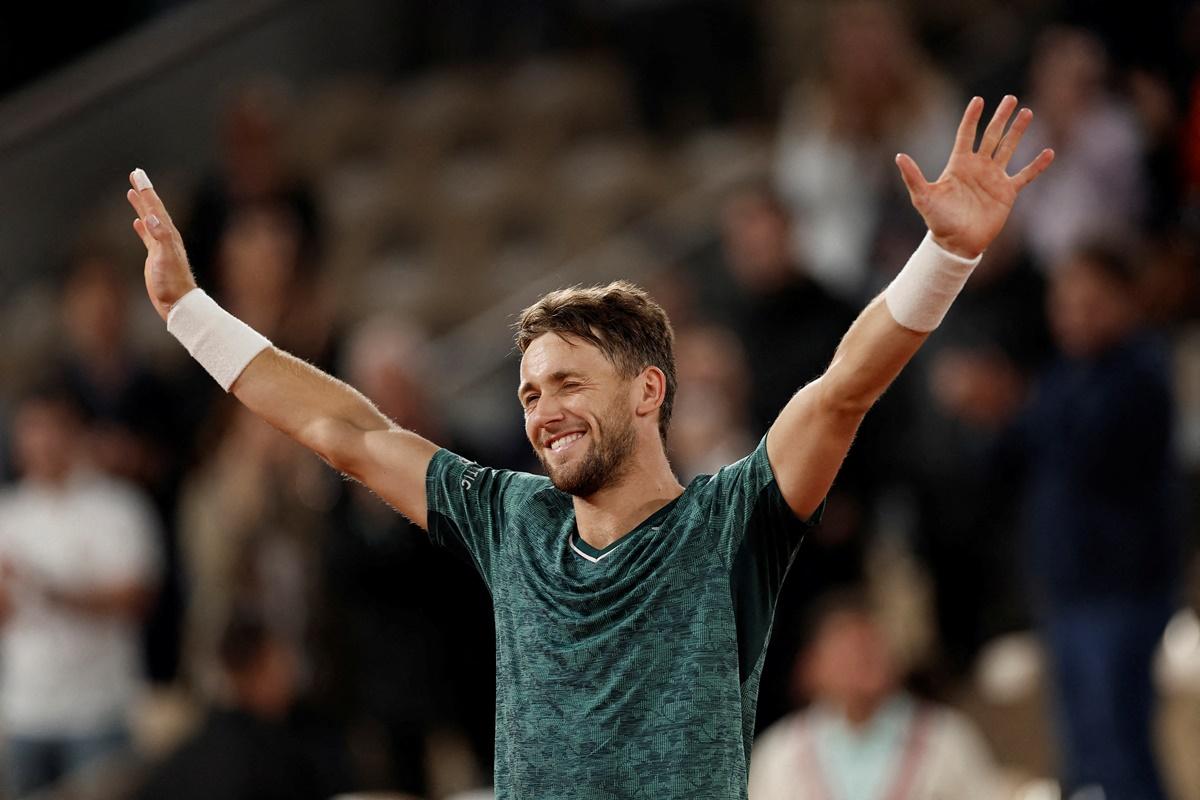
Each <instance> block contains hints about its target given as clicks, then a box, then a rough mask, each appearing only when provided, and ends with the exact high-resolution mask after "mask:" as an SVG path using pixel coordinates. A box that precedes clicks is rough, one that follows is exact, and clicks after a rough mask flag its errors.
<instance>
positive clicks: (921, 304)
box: [767, 95, 1054, 519]
mask: <svg viewBox="0 0 1200 800" xmlns="http://www.w3.org/2000/svg"><path fill="white" fill-rule="evenodd" d="M1016 107H1017V100H1016V98H1015V97H1013V96H1011V95H1009V96H1006V97H1005V98H1004V99H1003V100H1002V101H1001V102H1000V105H999V106H998V107H997V109H996V113H995V115H994V116H993V117H992V120H991V122H990V123H988V126H987V129H986V130H985V131H984V134H983V138H982V140H981V141H980V146H979V149H978V150H976V149H975V147H974V144H975V135H976V131H977V129H978V125H979V120H980V117H981V115H982V113H983V100H982V99H981V98H978V97H976V98H974V99H972V100H971V102H970V103H969V104H968V105H967V109H966V112H965V113H964V114H963V118H962V122H961V123H960V124H959V128H958V134H957V136H956V138H955V142H954V149H953V150H952V151H951V154H950V160H949V162H948V163H947V164H946V169H945V170H944V171H943V172H942V174H941V176H940V177H939V178H938V179H937V181H935V182H933V183H929V182H927V181H926V180H925V178H924V176H923V175H922V174H921V171H920V169H919V168H918V167H917V165H916V163H915V162H914V161H913V160H912V159H911V158H909V157H908V156H906V155H898V156H897V157H896V164H897V166H898V167H899V169H900V174H901V176H902V177H903V179H904V184H905V186H906V187H907V188H908V192H909V197H910V199H911V200H912V203H913V206H914V207H915V208H916V209H917V211H918V212H919V213H920V214H921V216H922V217H923V218H924V220H925V224H926V225H927V226H928V228H929V235H928V236H927V237H926V239H925V241H924V242H922V243H921V246H920V247H918V248H917V250H916V252H914V253H913V257H912V258H911V259H909V262H908V263H907V264H906V265H905V267H904V268H903V269H902V270H901V271H900V273H899V274H898V275H897V276H896V278H895V280H893V281H892V283H891V285H890V286H888V288H887V289H886V290H884V292H883V293H882V294H881V295H879V296H878V297H876V298H875V299H874V300H873V301H871V303H870V304H869V305H868V306H867V308H866V309H865V310H864V311H863V312H862V314H860V315H859V317H858V319H857V320H855V321H854V324H853V325H851V326H850V330H849V331H847V333H846V335H845V337H844V338H843V339H842V342H841V344H840V345H839V346H838V348H837V352H836V353H835V354H834V357H833V361H832V362H831V363H830V365H829V368H828V369H827V370H826V371H825V373H824V374H823V375H822V376H821V377H820V378H818V379H817V380H815V381H813V382H812V383H810V384H808V385H807V386H805V387H804V388H803V389H801V390H800V391H799V392H797V393H796V395H795V396H793V397H792V399H791V400H790V401H789V402H788V404H787V405H786V406H785V407H784V409H783V411H782V412H781V413H780V415H779V418H778V419H777V420H776V421H775V423H774V424H773V425H772V426H771V429H770V431H769V432H768V433H767V456H768V458H769V459H770V462H771V467H772V469H773V471H774V473H775V478H776V480H777V481H778V483H779V488H780V491H781V492H782V493H783V496H784V498H785V499H786V500H787V503H788V506H789V507H790V508H791V509H792V511H793V512H795V513H796V514H797V515H798V516H800V517H801V518H803V519H808V518H809V517H811V516H812V514H813V513H814V512H815V511H816V510H817V508H818V507H819V506H820V504H821V501H822V500H823V499H824V498H825V495H827V494H828V493H829V489H830V487H831V486H832V485H833V479H834V477H835V476H836V475H837V472H838V469H839V468H840V467H841V465H842V461H843V459H844V458H845V456H846V453H847V451H848V450H849V449H850V443H851V442H852V441H853V440H854V434H855V433H856V432H857V430H858V426H859V424H860V423H861V422H862V420H863V417H864V416H865V415H866V413H867V411H868V410H869V409H870V408H871V406H872V405H874V403H875V401H876V400H878V399H879V397H880V396H881V395H882V394H883V392H884V390H886V389H887V387H888V386H889V385H890V384H891V382H892V381H893V380H894V379H895V377H896V376H897V375H899V374H900V370H901V369H903V368H904V365H905V364H907V363H908V361H909V359H911V358H912V357H913V355H914V354H915V353H916V352H917V350H918V349H920V347H921V344H922V343H923V342H924V341H925V339H927V338H928V336H929V334H930V332H932V331H933V330H934V328H936V327H937V326H938V324H939V323H940V322H941V320H942V318H943V317H944V316H945V314H946V312H947V311H948V310H949V308H950V304H951V303H952V302H953V300H954V298H955V297H956V296H957V295H958V292H959V291H960V290H961V289H962V287H963V285H964V284H965V283H966V280H967V278H968V277H969V275H970V273H971V270H972V269H974V266H975V264H977V263H978V261H979V256H980V254H982V253H983V251H984V250H985V249H986V248H987V246H988V245H989V244H990V243H991V241H992V240H993V239H994V238H995V237H996V235H997V234H998V233H999V232H1000V229H1001V228H1003V227H1004V223H1005V221H1006V220H1007V219H1008V214H1009V212H1010V211H1011V210H1012V205H1013V202H1014V201H1015V200H1016V197H1017V194H1018V193H1019V192H1020V191H1021V189H1023V188H1024V187H1025V186H1027V185H1029V183H1030V182H1031V181H1033V179H1034V178H1036V177H1037V176H1038V175H1039V174H1040V173H1041V172H1042V170H1044V169H1045V168H1046V167H1047V166H1049V164H1050V162H1051V161H1052V160H1053V158H1054V153H1053V152H1052V151H1050V150H1043V151H1042V152H1041V153H1040V154H1039V155H1038V156H1037V158H1035V159H1034V160H1033V161H1032V162H1030V163H1029V164H1028V165H1027V166H1026V167H1025V168H1024V169H1022V170H1021V171H1020V172H1018V173H1017V174H1016V175H1014V176H1011V177H1010V176H1009V175H1008V174H1007V172H1006V168H1007V166H1008V162H1009V160H1010V159H1011V158H1012V154H1013V151H1014V150H1015V149H1016V147H1017V144H1018V142H1019V141H1020V139H1021V136H1022V134H1023V133H1024V132H1025V129H1026V128H1027V127H1028V126H1029V121H1030V120H1031V119H1032V118H1033V113H1032V112H1031V111H1029V110H1028V109H1022V110H1021V111H1020V112H1019V113H1018V114H1017V115H1016V118H1015V120H1013V123H1012V126H1011V127H1010V128H1009V130H1008V131H1007V132H1005V127H1006V126H1007V124H1008V121H1009V119H1010V118H1012V115H1013V112H1014V111H1015V110H1016ZM785 346H786V345H785Z"/></svg>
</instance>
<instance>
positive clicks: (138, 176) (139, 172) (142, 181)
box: [133, 167, 154, 192]
mask: <svg viewBox="0 0 1200 800" xmlns="http://www.w3.org/2000/svg"><path fill="white" fill-rule="evenodd" d="M133 186H134V188H135V189H137V190H138V191H139V192H140V191H142V190H143V189H152V188H154V184H152V183H150V176H149V175H147V174H146V171H145V170H144V169H142V168H141V167H138V168H137V169H135V170H134V171H133Z"/></svg>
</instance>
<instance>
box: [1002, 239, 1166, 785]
mask: <svg viewBox="0 0 1200 800" xmlns="http://www.w3.org/2000/svg"><path fill="white" fill-rule="evenodd" d="M1136 279H1137V275H1136V272H1135V271H1134V269H1133V267H1132V266H1131V265H1130V264H1129V263H1128V262H1127V261H1126V260H1125V259H1124V257H1123V256H1122V255H1121V254H1119V253H1117V252H1115V251H1113V250H1109V249H1106V248H1101V247H1092V248H1088V249H1084V250H1082V251H1080V252H1078V253H1077V254H1076V255H1075V256H1073V257H1072V258H1070V259H1068V260H1067V262H1066V263H1064V264H1063V265H1062V266H1061V267H1060V268H1059V269H1058V270H1057V271H1056V274H1055V278H1054V282H1053V286H1052V290H1051V295H1050V305H1049V311H1050V321H1051V327H1052V329H1053V333H1054V337H1055V339H1056V341H1057V343H1058V346H1059V349H1060V351H1061V353H1062V357H1061V358H1060V359H1059V360H1058V361H1057V362H1056V363H1055V364H1054V365H1053V366H1052V367H1050V369H1049V370H1048V371H1047V372H1046V373H1045V374H1044V375H1043V377H1042V379H1041V381H1040V382H1039V384H1038V386H1037V387H1036V389H1035V393H1034V395H1033V397H1032V399H1031V402H1030V403H1029V405H1028V407H1027V408H1026V410H1025V411H1024V412H1023V413H1022V414H1021V416H1020V417H1019V418H1018V422H1017V424H1016V426H1015V427H1014V429H1013V436H1012V437H1011V438H1010V440H1009V441H1008V443H1007V444H1008V448H1007V452H1008V454H1009V455H1010V456H1011V457H1012V460H1010V461H1009V463H1010V464H1013V465H1022V466H1023V467H1024V468H1025V470H1026V472H1025V475H1026V478H1027V483H1026V495H1025V498H1026V506H1025V513H1026V522H1027V530H1028V534H1029V550H1028V552H1029V556H1030V572H1031V576H1032V579H1033V588H1034V591H1035V597H1036V599H1037V604H1038V611H1039V615H1040V621H1041V625H1042V629H1043V633H1044V636H1045V641H1046V644H1047V647H1048V650H1049V656H1050V659H1051V672H1052V679H1053V683H1054V686H1055V689H1056V690H1057V702H1058V714H1059V725H1060V736H1061V744H1062V749H1063V770H1064V780H1065V782H1066V787H1065V788H1066V789H1067V790H1068V791H1067V795H1068V796H1069V795H1070V792H1071V791H1072V790H1077V789H1080V788H1082V787H1088V786H1098V787H1101V788H1102V789H1103V793H1104V796H1106V797H1108V798H1110V800H1127V799H1128V798H1134V799H1135V800H1137V799H1140V798H1155V799H1156V800H1157V799H1158V798H1163V797H1164V794H1163V790H1162V787H1161V785H1160V780H1159V777H1158V773H1157V770H1156V768H1155V765H1154V759H1153V755H1152V752H1151V732H1150V724H1151V716H1152V712H1153V703H1154V691H1153V686H1152V683H1151V661H1152V656H1153V653H1154V649H1155V647H1156V644H1157V642H1158V639H1159V637H1160V636H1161V634H1162V631H1163V628H1164V627H1165V624H1166V621H1167V619H1168V616H1169V614H1170V611H1171V603H1172V600H1173V597H1174V592H1175V588H1176V581H1177V578H1178V564H1179V558H1178V550H1179V543H1180V540H1179V525H1178V519H1177V503H1176V498H1175V491H1174V490H1175V486H1176V468H1175V464H1174V461H1173V459H1172V454H1171V439H1172V431H1171V427H1172V426H1171V422H1172V418H1173V408H1172V389H1171V369H1170V361H1169V354H1168V351H1167V348H1166V346H1165V343H1164V342H1163V341H1161V340H1160V339H1159V338H1158V337H1156V336H1154V335H1153V334H1151V333H1149V332H1147V331H1145V330H1143V329H1142V327H1141V319H1140V309H1139V305H1138V296H1137V292H1136V289H1137V280H1136Z"/></svg>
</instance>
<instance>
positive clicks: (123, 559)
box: [0, 384, 159, 797]
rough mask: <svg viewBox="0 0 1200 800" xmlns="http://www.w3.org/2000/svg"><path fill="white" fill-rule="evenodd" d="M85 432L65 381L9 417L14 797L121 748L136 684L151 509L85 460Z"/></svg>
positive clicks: (149, 584) (3, 525) (5, 558)
mask: <svg viewBox="0 0 1200 800" xmlns="http://www.w3.org/2000/svg"><path fill="white" fill-rule="evenodd" d="M85 435H86V431H85V428H84V424H83V420H82V416H81V411H80V409H79V407H78V405H77V401H76V399H75V397H74V395H72V394H71V393H70V392H69V391H68V390H67V389H66V388H65V387H63V386H61V385H58V384H53V385H52V384H47V385H46V386H44V387H39V388H37V389H36V390H34V391H33V392H32V393H30V394H29V395H28V396H27V397H25V398H24V399H23V400H22V401H21V402H20V404H19V405H18V407H17V409H16V415H15V423H14V438H15V448H16V455H17V463H18V468H19V469H20V471H21V480H20V482H19V483H18V484H17V485H16V486H14V487H13V488H11V489H10V490H8V491H7V492H6V493H5V494H4V495H3V496H0V567H2V571H3V575H2V577H0V623H2V625H3V627H2V628H0V663H2V664H3V670H2V672H0V719H2V723H0V724H2V726H3V730H4V735H5V744H6V751H7V752H6V767H7V778H8V786H9V789H10V791H11V792H12V796H14V797H18V796H22V795H24V794H26V793H28V792H30V791H32V790H34V789H37V788H39V787H41V786H46V785H48V784H51V783H53V782H55V781H57V780H58V779H59V778H61V777H63V776H64V775H66V774H68V773H70V772H72V771H74V770H75V769H77V768H79V767H82V766H83V765H85V764H86V763H88V762H91V761H94V760H97V759H99V758H102V757H104V756H107V755H112V754H115V753H119V752H121V751H122V750H123V749H124V748H125V747H126V745H127V741H128V733H127V731H126V726H125V717H126V714H127V713H128V711H129V707H130V704H131V702H132V701H133V699H134V696H135V693H136V692H137V689H138V684H139V679H140V675H141V659H140V653H139V647H138V636H137V629H138V628H137V626H138V623H139V621H140V620H141V618H142V616H143V615H144V614H145V612H146V609H147V607H148V606H149V604H150V601H151V597H152V593H153V590H154V585H155V582H156V579H157V574H158V568H159V556H158V551H157V547H156V545H157V542H158V527H157V524H156V522H155V514H154V511H153V509H152V508H151V506H150V504H149V501H148V499H147V498H146V497H145V496H143V495H142V494H141V493H140V492H137V491H136V490H135V489H133V488H132V487H131V486H127V485H124V484H120V483H117V482H115V481H113V480H111V479H109V478H105V477H101V476H100V475H99V474H97V473H94V472H92V471H90V470H89V469H88V468H87V467H86V466H85V465H84V464H83V463H82V461H81V455H82V453H81V446H80V443H81V442H82V441H83V440H84V438H85Z"/></svg>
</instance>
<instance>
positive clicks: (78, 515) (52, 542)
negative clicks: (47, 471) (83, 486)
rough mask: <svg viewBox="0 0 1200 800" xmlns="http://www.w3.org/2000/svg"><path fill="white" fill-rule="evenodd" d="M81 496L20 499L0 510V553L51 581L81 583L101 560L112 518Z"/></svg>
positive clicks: (20, 567) (91, 574) (87, 579)
mask: <svg viewBox="0 0 1200 800" xmlns="http://www.w3.org/2000/svg"><path fill="white" fill-rule="evenodd" d="M109 516H110V515H108V514H105V513H104V512H103V510H102V509H99V508H97V507H95V506H94V504H90V503H88V502H87V500H86V498H83V497H79V496H73V495H63V496H61V497H40V496H35V497H30V498H22V499H20V500H17V501H14V502H13V503H10V504H8V505H6V506H5V507H4V508H3V509H0V556H2V557H3V558H5V559H7V560H9V561H11V562H12V563H13V564H14V565H15V566H17V567H18V568H19V569H21V570H24V571H28V572H32V573H36V574H38V575H40V576H42V577H43V578H46V579H50V580H52V581H54V582H71V583H86V582H88V581H90V580H91V579H92V578H94V577H95V575H96V574H97V572H98V571H99V569H100V567H99V565H100V564H102V563H104V562H105V561H106V559H107V555H108V552H107V549H106V547H105V544H106V542H107V543H110V546H111V540H112V536H110V533H111V532H112V528H113V524H114V523H113V521H112V520H111V519H110V518H109Z"/></svg>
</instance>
